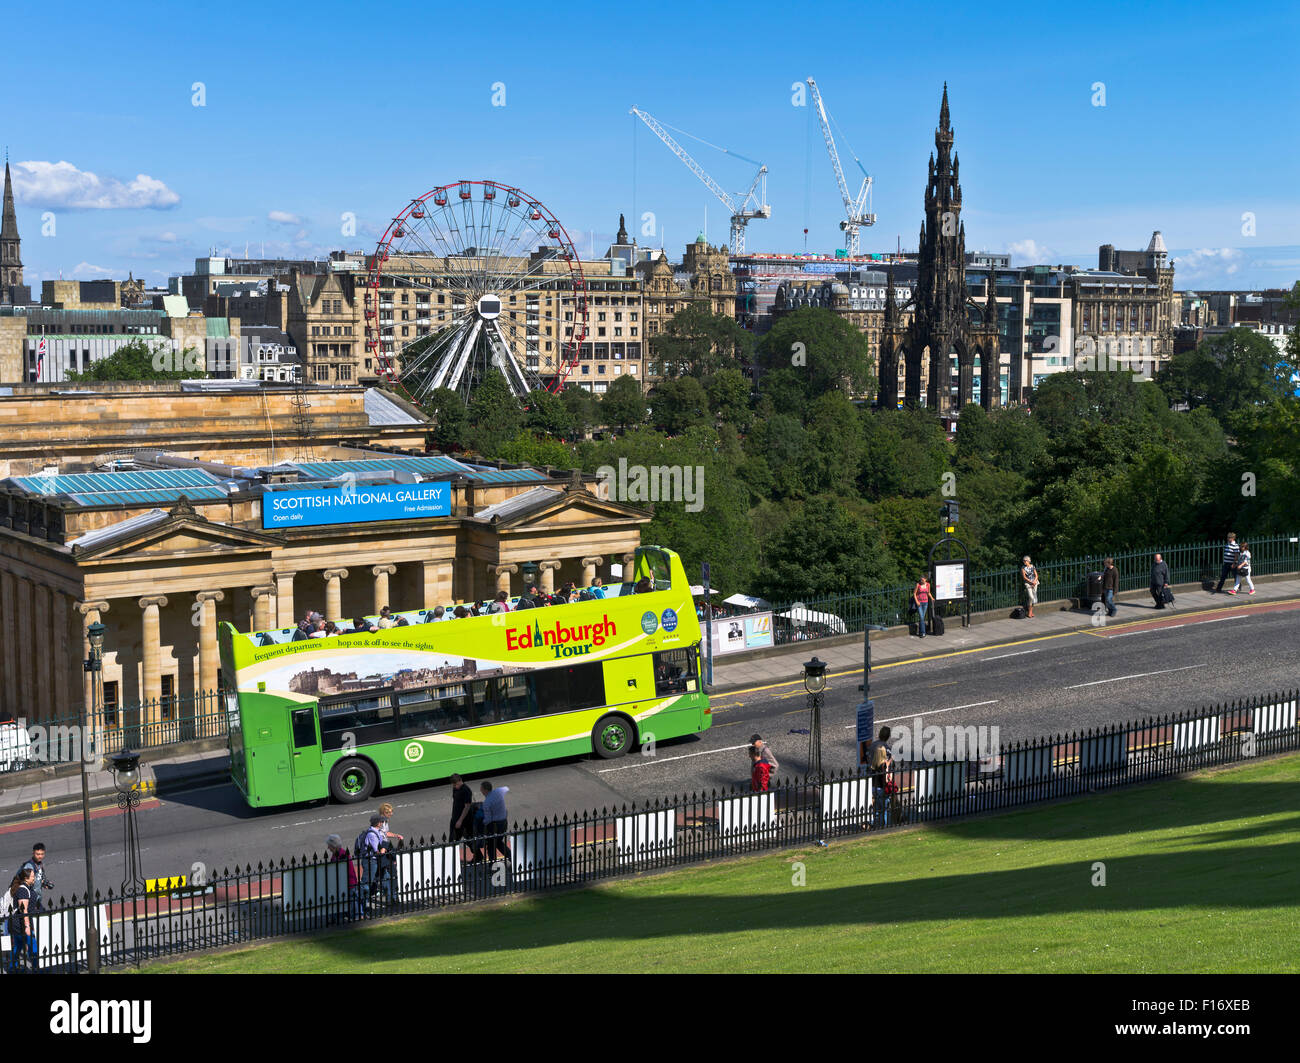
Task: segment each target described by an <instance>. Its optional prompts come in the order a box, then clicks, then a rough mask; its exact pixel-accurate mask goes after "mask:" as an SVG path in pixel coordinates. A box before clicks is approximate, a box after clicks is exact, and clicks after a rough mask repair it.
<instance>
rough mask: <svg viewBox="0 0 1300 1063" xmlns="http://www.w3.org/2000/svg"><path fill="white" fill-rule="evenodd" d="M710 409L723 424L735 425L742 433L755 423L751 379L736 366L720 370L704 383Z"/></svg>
mask: <svg viewBox="0 0 1300 1063" xmlns="http://www.w3.org/2000/svg"><path fill="white" fill-rule="evenodd" d="M704 390H705V391H706V392H707V393H708V397H709V409H710V410H712V411H713V415H714V417H716V418H717V419H718V421H719V422H720V423H722V424H729V425H734V426H735V427H736V429H737V430H739V431H741V432H747V431H749V426H750V424H751V423H753V419H754V416H753V412H752V411H751V409H750V403H749V400H750V385H749V377H747V376H746V375H745V374H744V373H743V372H741V370H739V369H737V368H736V367H734V366H728V367H726V368H725V369H719V370H718V371H717V372H716V373H714V374H713V375H712V376H711V377H709V378H708V380H706V381H705V382H704Z"/></svg>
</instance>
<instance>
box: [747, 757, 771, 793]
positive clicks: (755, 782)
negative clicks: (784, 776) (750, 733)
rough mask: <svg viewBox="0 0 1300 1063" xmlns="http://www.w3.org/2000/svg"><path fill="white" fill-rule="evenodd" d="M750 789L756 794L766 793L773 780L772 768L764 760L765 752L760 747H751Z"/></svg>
mask: <svg viewBox="0 0 1300 1063" xmlns="http://www.w3.org/2000/svg"><path fill="white" fill-rule="evenodd" d="M749 762H750V769H749V788H750V789H751V790H753V791H754V793H756V794H761V793H766V792H767V786H768V782H769V780H770V779H771V778H772V766H771V765H770V764H768V763H767V762H766V761H765V760H764V759H763V752H762V750H760V749H759V748H758V746H750V747H749Z"/></svg>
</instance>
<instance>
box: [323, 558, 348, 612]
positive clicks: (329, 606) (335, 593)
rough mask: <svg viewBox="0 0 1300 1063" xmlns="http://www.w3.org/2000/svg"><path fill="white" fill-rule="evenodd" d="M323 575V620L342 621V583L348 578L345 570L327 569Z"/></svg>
mask: <svg viewBox="0 0 1300 1063" xmlns="http://www.w3.org/2000/svg"><path fill="white" fill-rule="evenodd" d="M324 575H325V619H326V620H334V621H338V620H341V619H343V581H344V580H345V579H347V578H348V570H347V569H346V568H327V569H326V570H325V572H324Z"/></svg>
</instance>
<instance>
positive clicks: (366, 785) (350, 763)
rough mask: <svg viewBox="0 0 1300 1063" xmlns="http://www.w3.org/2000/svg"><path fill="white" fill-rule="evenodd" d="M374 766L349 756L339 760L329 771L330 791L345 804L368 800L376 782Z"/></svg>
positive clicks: (336, 799)
mask: <svg viewBox="0 0 1300 1063" xmlns="http://www.w3.org/2000/svg"><path fill="white" fill-rule="evenodd" d="M378 781H379V780H378V775H377V773H376V771H375V766H374V765H373V764H371V763H370V762H369V761H366V760H360V759H358V758H356V757H350V758H349V759H347V760H340V761H339V762H338V763H337V764H335V765H334V770H333V771H331V772H330V793H331V794H332V795H333V797H334V800H335V801H338V802H340V803H342V804H345V805H351V804H356V803H357V802H358V801H365V800H368V799H369V797H370V795H371V794H373V793H374V792H375V783H376V782H378Z"/></svg>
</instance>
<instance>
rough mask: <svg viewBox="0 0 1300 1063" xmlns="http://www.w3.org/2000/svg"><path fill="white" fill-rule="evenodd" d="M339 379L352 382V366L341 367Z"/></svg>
mask: <svg viewBox="0 0 1300 1063" xmlns="http://www.w3.org/2000/svg"><path fill="white" fill-rule="evenodd" d="M339 379H340V380H351V379H352V366H350V365H341V366H339Z"/></svg>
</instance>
